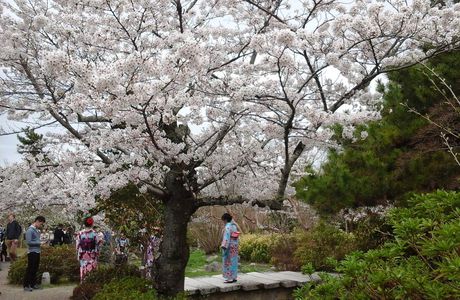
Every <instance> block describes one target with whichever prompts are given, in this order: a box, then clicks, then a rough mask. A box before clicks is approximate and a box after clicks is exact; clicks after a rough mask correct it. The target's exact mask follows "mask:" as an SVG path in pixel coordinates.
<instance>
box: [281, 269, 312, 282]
mask: <svg viewBox="0 0 460 300" xmlns="http://www.w3.org/2000/svg"><path fill="white" fill-rule="evenodd" d="M280 273H282V274H289V275H292V276H294V277H295V276H302V277H306V278H307V279H308V281H314V282H319V281H321V277H319V275H318V273H316V272H315V273H313V274H310V275H305V274H302V273H299V272H292V271H283V272H280Z"/></svg>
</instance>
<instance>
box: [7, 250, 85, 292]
mask: <svg viewBox="0 0 460 300" xmlns="http://www.w3.org/2000/svg"><path fill="white" fill-rule="evenodd" d="M26 268H27V255H24V256H23V257H21V258H19V259H18V260H17V261H15V262H13V263H12V264H11V267H10V270H9V272H8V280H9V282H10V283H12V284H22V281H23V278H24V274H25V271H26ZM43 272H49V273H50V281H51V283H53V284H54V283H58V282H59V281H60V280H61V279H67V280H68V281H71V282H78V281H79V278H80V264H79V262H78V260H77V254H76V250H75V248H74V247H73V246H70V245H62V246H56V247H42V249H41V254H40V266H39V269H38V272H37V278H38V281H39V282H40V281H41V277H42V274H43Z"/></svg>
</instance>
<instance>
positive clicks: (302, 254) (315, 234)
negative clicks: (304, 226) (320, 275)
mask: <svg viewBox="0 0 460 300" xmlns="http://www.w3.org/2000/svg"><path fill="white" fill-rule="evenodd" d="M353 250H356V244H355V238H354V236H353V234H350V233H346V232H344V231H342V230H340V229H338V228H336V227H335V226H332V225H329V224H326V223H324V222H320V223H319V224H318V225H317V226H316V227H314V228H313V229H311V230H310V231H307V232H306V233H304V234H301V235H299V239H298V246H297V249H296V251H295V253H294V259H295V261H296V262H297V264H298V265H300V266H301V265H304V264H307V263H311V264H312V265H313V267H314V268H315V269H316V270H324V271H330V270H331V269H332V267H333V266H332V265H331V264H330V260H331V258H332V259H335V260H341V259H343V258H344V257H345V255H346V254H348V253H351V252H352V251H353Z"/></svg>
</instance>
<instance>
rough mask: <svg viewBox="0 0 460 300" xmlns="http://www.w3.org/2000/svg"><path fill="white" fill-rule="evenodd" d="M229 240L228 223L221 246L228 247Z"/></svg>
mask: <svg viewBox="0 0 460 300" xmlns="http://www.w3.org/2000/svg"><path fill="white" fill-rule="evenodd" d="M229 242H230V226H229V225H228V224H227V225H225V229H224V237H223V238H222V244H221V245H220V246H221V247H222V248H228V244H229Z"/></svg>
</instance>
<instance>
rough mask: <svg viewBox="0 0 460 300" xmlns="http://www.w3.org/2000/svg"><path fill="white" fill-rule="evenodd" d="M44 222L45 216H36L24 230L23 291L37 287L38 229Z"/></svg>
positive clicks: (29, 290) (38, 262)
mask: <svg viewBox="0 0 460 300" xmlns="http://www.w3.org/2000/svg"><path fill="white" fill-rule="evenodd" d="M43 224H45V217H43V216H38V217H36V218H35V221H34V222H33V223H32V225H30V226H29V228H28V229H27V231H26V244H27V248H28V250H27V269H26V273H25V274H24V282H23V285H24V291H26V292H32V291H33V290H34V289H39V288H40V287H39V286H38V285H37V283H36V282H37V272H38V266H39V265H40V245H41V242H40V231H39V229H40V228H42V227H43Z"/></svg>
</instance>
